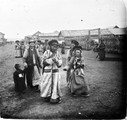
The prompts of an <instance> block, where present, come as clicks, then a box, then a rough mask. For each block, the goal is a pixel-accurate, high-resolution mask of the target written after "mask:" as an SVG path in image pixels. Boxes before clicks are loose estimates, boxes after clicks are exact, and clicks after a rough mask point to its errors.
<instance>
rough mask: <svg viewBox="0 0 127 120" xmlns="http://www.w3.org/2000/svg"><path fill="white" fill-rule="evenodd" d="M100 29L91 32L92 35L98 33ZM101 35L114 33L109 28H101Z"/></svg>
mask: <svg viewBox="0 0 127 120" xmlns="http://www.w3.org/2000/svg"><path fill="white" fill-rule="evenodd" d="M98 34H99V33H98V30H94V31H91V32H90V35H98ZM100 34H101V35H111V34H112V33H111V32H110V31H109V30H108V29H100Z"/></svg>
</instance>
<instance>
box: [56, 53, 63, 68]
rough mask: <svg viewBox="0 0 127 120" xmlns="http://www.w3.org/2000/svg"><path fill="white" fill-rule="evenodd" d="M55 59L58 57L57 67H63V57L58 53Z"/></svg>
mask: <svg viewBox="0 0 127 120" xmlns="http://www.w3.org/2000/svg"><path fill="white" fill-rule="evenodd" d="M55 57H56V62H57V66H58V67H61V66H62V57H61V55H60V54H59V53H58V52H57V54H56V56H55Z"/></svg>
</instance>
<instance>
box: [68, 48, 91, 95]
mask: <svg viewBox="0 0 127 120" xmlns="http://www.w3.org/2000/svg"><path fill="white" fill-rule="evenodd" d="M73 52H74V56H73V57H71V59H70V61H69V63H68V69H69V70H70V74H69V75H68V84H67V85H68V88H69V89H70V92H71V94H72V95H74V96H76V95H81V96H89V87H88V84H87V83H86V78H85V73H84V59H83V57H82V47H81V46H75V47H74V48H73Z"/></svg>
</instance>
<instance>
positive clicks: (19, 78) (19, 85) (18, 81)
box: [13, 64, 26, 93]
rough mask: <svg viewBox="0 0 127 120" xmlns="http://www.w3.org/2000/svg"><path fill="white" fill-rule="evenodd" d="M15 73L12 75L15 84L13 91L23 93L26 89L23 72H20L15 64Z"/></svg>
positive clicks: (18, 66)
mask: <svg viewBox="0 0 127 120" xmlns="http://www.w3.org/2000/svg"><path fill="white" fill-rule="evenodd" d="M15 69H16V71H15V72H14V73H13V79H14V84H15V91H17V92H19V93H23V92H24V90H25V89H26V84H25V75H24V71H23V70H21V68H20V65H19V64H15Z"/></svg>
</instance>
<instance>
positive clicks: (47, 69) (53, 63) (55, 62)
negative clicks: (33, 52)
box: [40, 40, 62, 103]
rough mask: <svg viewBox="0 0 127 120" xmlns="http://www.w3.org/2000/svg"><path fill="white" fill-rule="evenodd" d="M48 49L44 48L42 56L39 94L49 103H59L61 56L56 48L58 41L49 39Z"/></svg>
mask: <svg viewBox="0 0 127 120" xmlns="http://www.w3.org/2000/svg"><path fill="white" fill-rule="evenodd" d="M48 44H49V46H50V49H49V50H46V51H45V52H44V54H43V56H42V66H44V69H43V70H44V71H43V75H42V79H41V84H40V96H41V98H43V100H45V101H47V102H50V103H60V101H61V91H60V74H59V68H60V67H61V65H62V58H61V55H60V54H59V52H58V51H57V49H58V41H57V40H51V41H49V43H48Z"/></svg>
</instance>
